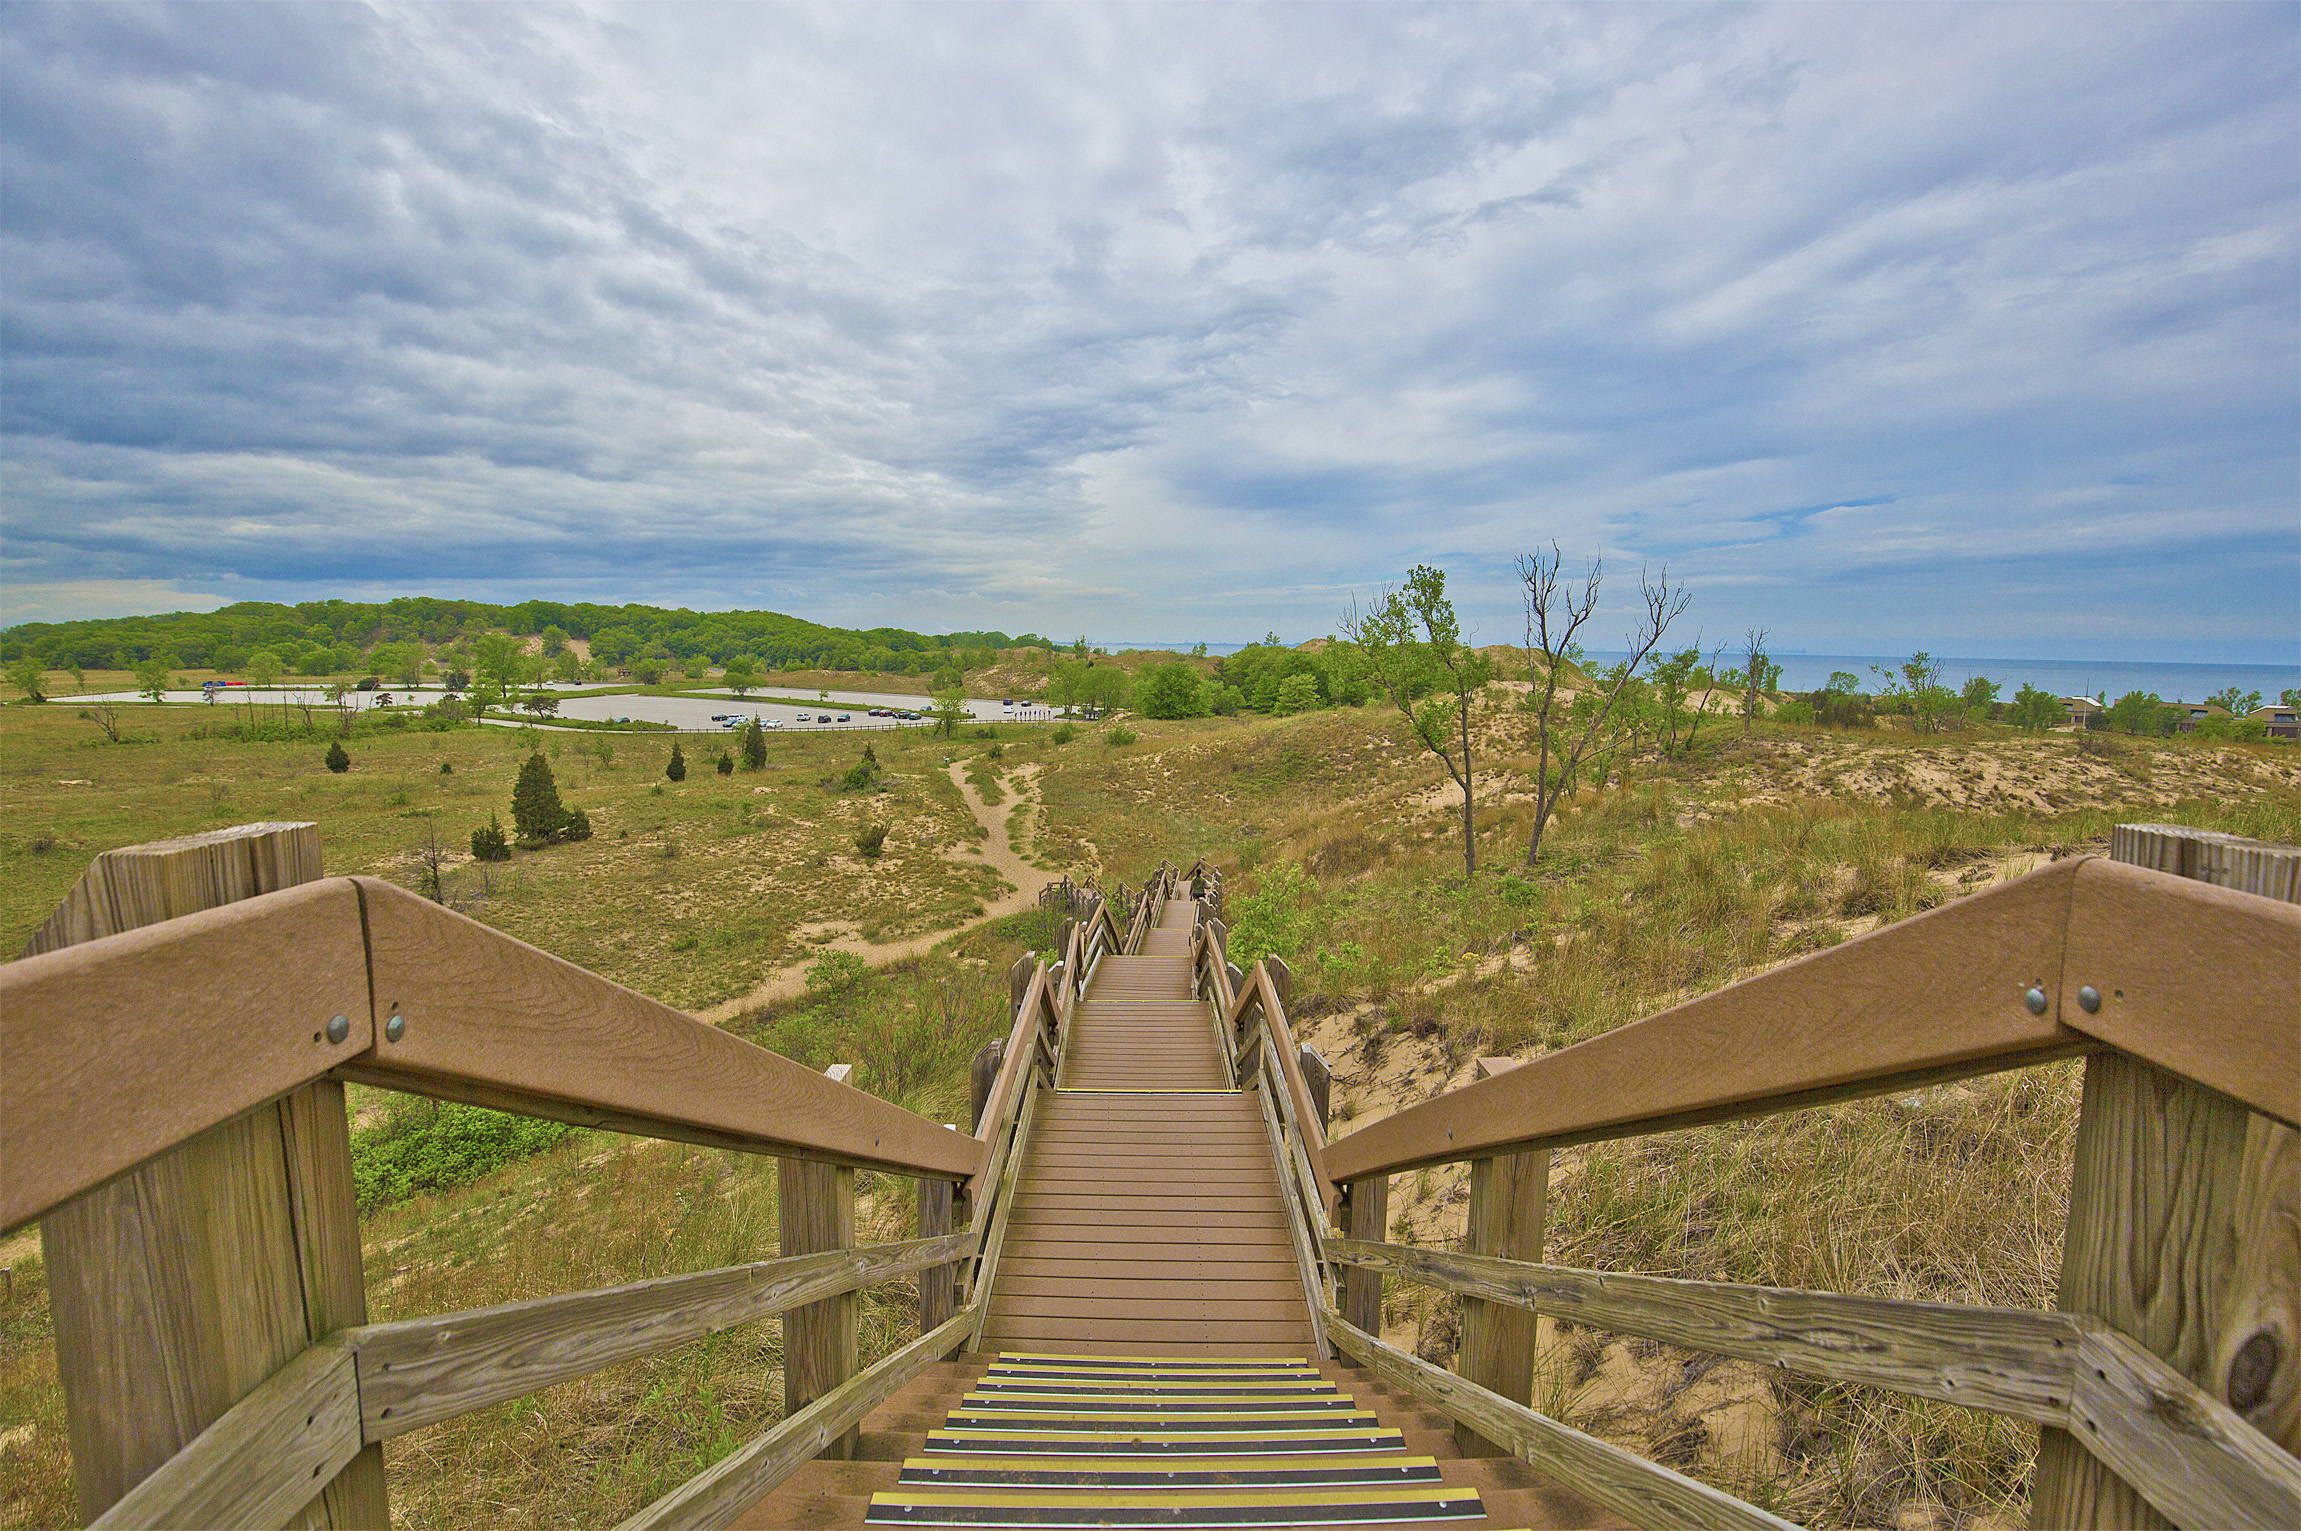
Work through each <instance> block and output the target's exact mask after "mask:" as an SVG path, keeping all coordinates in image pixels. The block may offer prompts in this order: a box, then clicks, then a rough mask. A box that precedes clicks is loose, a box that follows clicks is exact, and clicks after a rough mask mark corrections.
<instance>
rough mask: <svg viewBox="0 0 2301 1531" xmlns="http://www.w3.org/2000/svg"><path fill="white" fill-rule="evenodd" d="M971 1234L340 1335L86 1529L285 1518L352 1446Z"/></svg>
mask: <svg viewBox="0 0 2301 1531" xmlns="http://www.w3.org/2000/svg"><path fill="white" fill-rule="evenodd" d="M974 1244H975V1240H974V1236H973V1235H971V1234H951V1235H948V1236H946V1237H943V1238H939V1239H915V1240H910V1241H907V1242H905V1243H900V1244H881V1245H876V1246H868V1247H864V1248H860V1249H844V1250H832V1251H827V1252H825V1253H822V1254H812V1255H792V1256H788V1257H786V1258H784V1259H780V1260H762V1261H759V1262H756V1263H754V1264H751V1265H735V1266H728V1267H726V1268H724V1269H721V1270H710V1271H696V1272H694V1273H692V1274H689V1275H682V1276H664V1277H660V1278H658V1279H656V1280H653V1281H640V1282H633V1283H631V1284H629V1285H625V1286H616V1287H606V1288H602V1289H600V1290H598V1291H591V1292H574V1293H569V1294H567V1295H565V1296H558V1297H542V1298H536V1299H534V1300H532V1301H528V1302H516V1303H506V1304H504V1305H502V1306H500V1307H494V1308H479V1309H474V1310H472V1311H470V1312H465V1313H446V1314H441V1315H440V1316H438V1317H436V1318H417V1319H405V1320H401V1321H399V1322H396V1323H388V1324H369V1325H365V1326H363V1327H360V1328H357V1329H347V1330H343V1331H341V1332H339V1333H337V1334H335V1335H333V1336H331V1337H330V1338H329V1339H328V1340H326V1341H325V1342H323V1343H321V1344H318V1345H314V1346H312V1347H311V1348H310V1349H308V1350H306V1351H305V1352H304V1353H303V1354H302V1355H300V1356H298V1357H297V1358H296V1359H295V1360H294V1361H292V1362H290V1363H289V1364H288V1365H287V1366H285V1367H283V1368H281V1369H280V1370H279V1371H278V1372H276V1373H274V1374H273V1375H272V1377H271V1378H270V1379H269V1380H267V1381H265V1382H263V1383H261V1384H260V1385H259V1386H258V1387H257V1388H256V1389H255V1391H253V1392H251V1393H250V1394H249V1395H248V1396H247V1397H246V1398H244V1399H242V1400H240V1402H239V1403H238V1404H236V1405H234V1406H233V1408H232V1409H231V1410H230V1411H228V1412H227V1413H226V1414H225V1415H224V1416H223V1417H222V1418H220V1419H218V1420H217V1421H216V1422H215V1423H214V1424H212V1425H210V1426H209V1427H208V1428H207V1429H206V1430H205V1431H203V1432H202V1433H201V1434H200V1435H199V1436H198V1437H197V1438H195V1439H194V1440H193V1441H192V1443H191V1444H190V1445H189V1446H187V1447H185V1448H184V1449H183V1450H182V1451H180V1452H178V1453H177V1454H176V1455H175V1456H174V1457H173V1458H171V1459H170V1460H169V1461H168V1462H167V1463H166V1464H165V1465H164V1466H162V1467H161V1468H160V1469H159V1470H158V1471H156V1472H154V1473H153V1474H152V1475H151V1476H150V1477H148V1478H146V1479H145V1480H144V1481H143V1482H142V1483H141V1484H139V1485H137V1486H136V1487H135V1488H134V1489H133V1490H131V1491H130V1492H129V1493H128V1494H127V1495H126V1496H125V1497H123V1498H122V1499H120V1500H119V1501H118V1502H117V1503H115V1504H114V1505H113V1506H112V1508H111V1509H110V1510H109V1511H107V1512H106V1513H105V1514H104V1515H103V1516H102V1517H101V1518H100V1519H99V1520H97V1521H96V1522H95V1524H97V1525H99V1526H104V1527H108V1528H109V1527H129V1526H259V1525H280V1524H284V1523H285V1522H286V1521H287V1520H289V1519H290V1518H291V1517H292V1516H293V1515H294V1513H295V1512H296V1511H297V1510H299V1509H301V1508H302V1507H303V1505H304V1504H305V1503H306V1501H308V1500H309V1499H310V1498H311V1496H312V1482H313V1479H314V1477H315V1475H317V1476H319V1477H320V1478H321V1479H322V1481H324V1480H325V1478H326V1477H328V1476H331V1475H333V1474H334V1473H335V1472H336V1471H337V1470H338V1469H340V1468H341V1467H342V1466H343V1464H344V1463H346V1462H348V1461H350V1460H351V1458H352V1457H353V1456H354V1455H355V1454H357V1453H358V1452H359V1451H360V1450H361V1449H362V1448H363V1447H365V1446H369V1445H372V1444H374V1443H376V1442H378V1441H385V1440H389V1439H391V1438H392V1437H394V1436H399V1435H404V1434H406V1433H407V1432H408V1431H410V1430H419V1429H422V1428H423V1427H425V1426H427V1425H434V1424H437V1423H439V1422H440V1421H442V1420H446V1419H453V1418H455V1417H456V1416H457V1415H460V1414H467V1413H470V1412H471V1411H472V1410H474V1409H481V1408H486V1407H487V1406H489V1405H491V1404H497V1403H502V1402H504V1401H506V1400H508V1399H512V1398H518V1397H522V1396H524V1395H526V1394H528V1393H532V1392H534V1391H536V1390H537V1389H539V1388H544V1387H549V1386H551V1385H552V1384H554V1383H558V1382H565V1381H567V1380H569V1379H571V1378H574V1377H580V1376H585V1375H588V1374H589V1373H591V1372H594V1371H597V1370H599V1369H600V1368H601V1367H605V1366H612V1365H615V1364H616V1363H618V1362H621V1361H629V1360H634V1359H637V1358H638V1357H641V1356H647V1355H653V1354H655V1353H657V1352H659V1351H663V1350H666V1349H669V1348H671V1347H673V1346H676V1345H683V1344H686V1343H688V1342H689V1341H691V1340H695V1339H699V1338H701V1337H702V1336H704V1335H707V1334H716V1333H718V1332H719V1331H720V1330H722V1329H726V1328H729V1327H732V1326H733V1325H736V1324H742V1323H749V1322H752V1321H753V1320H756V1319H762V1318H769V1317H772V1316H774V1315H775V1314H778V1313H785V1312H788V1311H789V1310H791V1309H793V1308H796V1307H799V1306H801V1305H802V1304H805V1303H810V1302H817V1301H820V1300H821V1299H823V1298H825V1297H831V1296H836V1295H837V1294H839V1293H841V1292H851V1291H854V1290H856V1289H858V1288H860V1287H865V1286H871V1285H874V1284H876V1283H878V1282H881V1281H888V1280H893V1279H895V1278H897V1277H899V1276H904V1275H908V1274H910V1273H912V1272H914V1271H919V1270H925V1269H928V1268H930V1267H932V1266H934V1265H936V1264H938V1263H947V1262H948V1261H950V1260H954V1259H959V1258H963V1257H964V1256H965V1255H966V1254H967V1253H968V1252H970V1251H971V1250H972V1249H973V1247H974Z"/></svg>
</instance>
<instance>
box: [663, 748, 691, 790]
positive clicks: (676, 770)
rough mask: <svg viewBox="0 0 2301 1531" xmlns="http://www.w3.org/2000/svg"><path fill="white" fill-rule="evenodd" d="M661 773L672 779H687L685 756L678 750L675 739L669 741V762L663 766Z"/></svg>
mask: <svg viewBox="0 0 2301 1531" xmlns="http://www.w3.org/2000/svg"><path fill="white" fill-rule="evenodd" d="M663 774H664V775H666V776H668V777H670V778H671V779H672V780H673V781H685V780H686V779H687V756H686V755H685V754H683V753H682V752H681V751H680V748H679V741H678V740H677V739H674V740H672V741H671V763H670V764H669V765H667V766H665V767H664V768H663Z"/></svg>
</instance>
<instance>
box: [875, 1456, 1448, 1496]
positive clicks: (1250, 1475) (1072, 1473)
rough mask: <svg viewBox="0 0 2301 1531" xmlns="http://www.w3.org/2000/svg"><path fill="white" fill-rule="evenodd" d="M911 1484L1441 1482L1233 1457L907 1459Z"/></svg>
mask: <svg viewBox="0 0 2301 1531" xmlns="http://www.w3.org/2000/svg"><path fill="white" fill-rule="evenodd" d="M896 1481H897V1482H898V1483H900V1484H901V1485H902V1486H904V1487H906V1488H1017V1489H1031V1488H1039V1489H1055V1488H1083V1489H1103V1490H1112V1491H1115V1490H1126V1489H1189V1488H1197V1489H1214V1488H1410V1487H1413V1486H1414V1485H1416V1484H1430V1483H1437V1482H1440V1481H1441V1479H1440V1477H1439V1471H1438V1464H1437V1463H1436V1462H1432V1461H1428V1460H1427V1459H1425V1460H1424V1461H1422V1462H1418V1463H1406V1464H1401V1463H1395V1462H1393V1463H1383V1464H1379V1465H1378V1464H1374V1463H1365V1464H1361V1465H1358V1466H1352V1467H1322V1466H1320V1465H1319V1464H1318V1462H1317V1460H1316V1459H1315V1458H1313V1459H1310V1460H1308V1461H1302V1462H1289V1463H1284V1464H1271V1463H1261V1462H1253V1461H1247V1462H1233V1463H1228V1464H1226V1465H1222V1466H1206V1467H1199V1468H1161V1467H1147V1466H1145V1467H1131V1468H1112V1467H1110V1466H1108V1465H1104V1466H1100V1467H1093V1468H1087V1467H1065V1466H1063V1465H1062V1464H1060V1463H1043V1462H1042V1463H1036V1464H1033V1465H1029V1466H1025V1465H1023V1464H1021V1463H1015V1464H1009V1465H1002V1466H990V1467H986V1466H981V1465H977V1466H970V1467H943V1466H939V1465H935V1464H932V1463H927V1462H925V1461H924V1460H922V1461H921V1463H920V1464H919V1465H917V1466H913V1465H910V1464H908V1463H906V1464H905V1466H904V1468H903V1471H902V1475H901V1476H900V1477H899V1478H897V1480H896Z"/></svg>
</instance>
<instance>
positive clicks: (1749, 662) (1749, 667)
mask: <svg viewBox="0 0 2301 1531" xmlns="http://www.w3.org/2000/svg"><path fill="white" fill-rule="evenodd" d="M1781 673H1782V667H1781V666H1780V665H1778V664H1775V663H1774V662H1773V660H1771V659H1769V658H1767V657H1766V629H1764V628H1762V627H1752V628H1748V629H1746V630H1745V631H1744V632H1743V635H1742V732H1743V733H1744V734H1747V733H1748V732H1749V731H1750V727H1751V725H1752V724H1754V723H1756V722H1757V720H1758V696H1759V693H1761V692H1765V691H1771V690H1773V689H1774V682H1775V680H1776V679H1777V678H1779V677H1780V675H1781Z"/></svg>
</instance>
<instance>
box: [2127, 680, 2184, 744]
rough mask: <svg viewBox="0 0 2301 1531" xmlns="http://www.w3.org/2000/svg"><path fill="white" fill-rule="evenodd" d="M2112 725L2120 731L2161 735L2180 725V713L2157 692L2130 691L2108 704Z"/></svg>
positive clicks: (2167, 733)
mask: <svg viewBox="0 0 2301 1531" xmlns="http://www.w3.org/2000/svg"><path fill="white" fill-rule="evenodd" d="M2109 726H2110V727H2111V728H2114V729H2116V730H2117V731H2118V732H2120V733H2127V734H2141V735H2143V736H2145V737H2157V738H2162V737H2165V736H2166V735H2169V734H2172V733H2173V732H2174V731H2175V730H2177V729H2179V728H2180V726H2181V715H2180V714H2179V713H2178V712H2176V711H2175V710H2174V709H2173V708H2171V707H2168V706H2166V705H2165V703H2164V702H2163V701H2161V700H2160V699H2159V698H2158V695H2157V693H2156V692H2154V691H2128V692H2126V693H2125V695H2123V696H2121V697H2119V698H2118V699H2117V700H2116V701H2114V702H2112V703H2110V704H2109Z"/></svg>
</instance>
